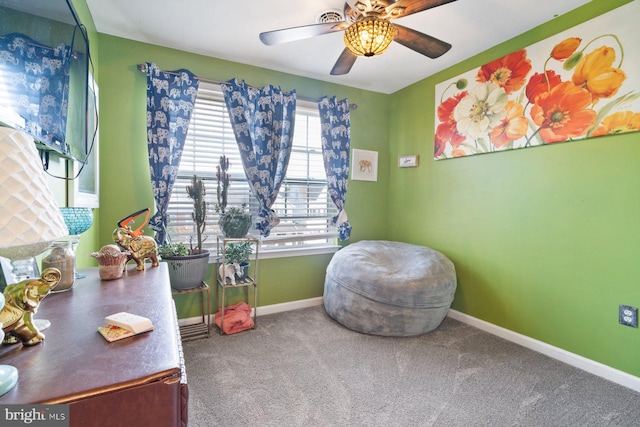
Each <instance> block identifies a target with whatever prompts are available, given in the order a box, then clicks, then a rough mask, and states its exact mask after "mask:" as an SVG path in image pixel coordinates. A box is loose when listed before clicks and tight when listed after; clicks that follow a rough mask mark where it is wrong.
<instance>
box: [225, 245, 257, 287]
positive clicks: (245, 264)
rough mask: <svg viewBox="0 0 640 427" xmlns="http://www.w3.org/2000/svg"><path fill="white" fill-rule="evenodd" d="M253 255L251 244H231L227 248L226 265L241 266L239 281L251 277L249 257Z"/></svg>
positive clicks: (237, 274) (238, 275)
mask: <svg viewBox="0 0 640 427" xmlns="http://www.w3.org/2000/svg"><path fill="white" fill-rule="evenodd" d="M252 253H253V246H252V245H251V242H249V241H244V242H237V243H229V244H228V245H227V247H226V248H225V251H224V254H225V263H226V264H234V263H238V265H240V270H239V271H237V272H236V276H237V277H238V279H244V278H246V277H247V276H248V275H249V265H250V264H249V257H250V256H251V254H252Z"/></svg>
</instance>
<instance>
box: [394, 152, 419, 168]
mask: <svg viewBox="0 0 640 427" xmlns="http://www.w3.org/2000/svg"><path fill="white" fill-rule="evenodd" d="M418 160H419V159H418V155H417V154H412V155H410V156H398V167H399V168H415V167H416V166H418Z"/></svg>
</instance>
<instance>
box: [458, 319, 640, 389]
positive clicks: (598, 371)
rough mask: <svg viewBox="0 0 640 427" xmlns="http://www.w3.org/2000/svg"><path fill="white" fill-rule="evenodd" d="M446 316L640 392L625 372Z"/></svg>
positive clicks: (476, 322)
mask: <svg viewBox="0 0 640 427" xmlns="http://www.w3.org/2000/svg"><path fill="white" fill-rule="evenodd" d="M448 316H449V317H451V318H452V319H454V320H458V321H460V322H462V323H466V324H468V325H470V326H473V327H475V328H478V329H480V330H483V331H485V332H488V333H490V334H492V335H496V336H498V337H500V338H503V339H505V340H507V341H511V342H513V343H516V344H518V345H521V346H523V347H526V348H528V349H531V350H533V351H537V352H538V353H542V354H544V355H546V356H549V357H551V358H553V359H556V360H559V361H561V362H564V363H566V364H568V365H571V366H575V367H576V368H579V369H582V370H583V371H587V372H589V373H591V374H593V375H597V376H599V377H602V378H604V379H607V380H609V381H612V382H614V383H616V384H620V385H622V386H624V387H627V388H630V389H632V390H635V391H638V392H640V378H638V377H636V376H634V375H631V374H628V373H626V372H623V371H620V370H618V369H614V368H612V367H610V366H607V365H604V364H602V363H599V362H596V361H593V360H591V359H587V358H586V357H582V356H579V355H577V354H574V353H571V352H568V351H566V350H563V349H561V348H558V347H554V346H552V345H550V344H547V343H544V342H542V341H538V340H536V339H533V338H531V337H528V336H526V335H522V334H519V333H517V332H513V331H510V330H509V329H505V328H502V327H500V326H496V325H494V324H492V323H489V322H485V321H484V320H480V319H478V318H476V317H473V316H469V315H468V314H464V313H461V312H459V311H456V310H449V313H448Z"/></svg>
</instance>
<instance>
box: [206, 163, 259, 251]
mask: <svg viewBox="0 0 640 427" xmlns="http://www.w3.org/2000/svg"><path fill="white" fill-rule="evenodd" d="M228 170H229V159H228V158H227V156H225V155H222V156H220V164H219V165H218V166H216V178H217V180H218V188H217V196H218V203H217V204H216V206H215V211H216V212H218V213H219V214H220V219H219V220H218V225H219V226H220V230H221V231H222V234H223V235H224V236H225V237H229V238H234V239H235V238H243V237H245V236H246V235H247V233H248V232H249V229H250V228H251V214H249V213H248V212H247V211H246V208H247V205H246V204H243V205H242V207H241V208H238V207H230V208H229V209H227V196H228V194H229V184H230V182H231V177H230V176H229V173H228Z"/></svg>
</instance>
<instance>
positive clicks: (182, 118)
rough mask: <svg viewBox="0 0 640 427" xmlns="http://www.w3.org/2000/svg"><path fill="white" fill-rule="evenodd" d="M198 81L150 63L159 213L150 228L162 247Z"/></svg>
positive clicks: (151, 145) (150, 131)
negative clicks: (168, 209) (170, 200)
mask: <svg viewBox="0 0 640 427" xmlns="http://www.w3.org/2000/svg"><path fill="white" fill-rule="evenodd" d="M198 84H199V81H198V79H197V78H196V77H195V76H194V75H193V74H192V73H191V72H189V71H188V70H177V71H162V70H160V69H159V68H158V66H157V65H156V64H153V63H147V147H148V151H149V169H150V170H151V186H152V188H153V197H154V199H155V202H156V213H155V214H154V215H153V216H152V217H151V219H150V220H149V227H150V228H151V229H152V230H154V231H155V232H156V236H155V239H156V241H157V242H158V243H159V244H162V243H164V242H165V239H166V226H167V223H168V222H169V218H168V215H167V207H168V206H169V199H170V198H171V191H172V190H173V184H174V183H175V181H176V176H177V174H178V166H179V165H180V159H181V158H182V148H183V147H184V142H185V140H186V139H187V130H188V129H189V120H190V119H191V113H192V111H193V105H194V102H195V100H196V95H197V93H198Z"/></svg>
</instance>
